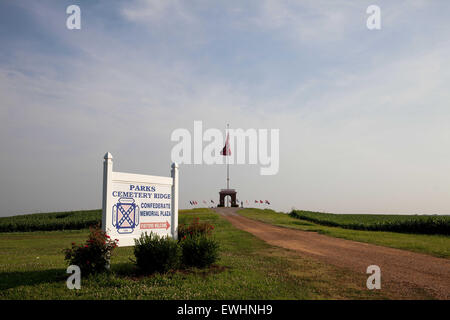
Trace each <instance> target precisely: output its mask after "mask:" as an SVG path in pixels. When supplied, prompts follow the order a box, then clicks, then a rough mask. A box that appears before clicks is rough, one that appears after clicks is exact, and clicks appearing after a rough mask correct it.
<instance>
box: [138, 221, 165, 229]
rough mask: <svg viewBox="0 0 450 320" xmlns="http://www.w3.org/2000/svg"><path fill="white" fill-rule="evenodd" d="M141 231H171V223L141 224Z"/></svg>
mask: <svg viewBox="0 0 450 320" xmlns="http://www.w3.org/2000/svg"><path fill="white" fill-rule="evenodd" d="M140 226H141V229H166V230H167V229H169V228H170V223H169V221H166V222H143V223H141V224H140Z"/></svg>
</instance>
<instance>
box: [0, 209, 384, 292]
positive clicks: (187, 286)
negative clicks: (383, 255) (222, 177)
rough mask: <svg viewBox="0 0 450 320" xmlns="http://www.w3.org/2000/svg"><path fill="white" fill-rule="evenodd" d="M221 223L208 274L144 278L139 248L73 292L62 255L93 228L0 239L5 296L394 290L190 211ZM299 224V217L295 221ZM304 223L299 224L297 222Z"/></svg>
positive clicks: (212, 218) (188, 214) (0, 284)
mask: <svg viewBox="0 0 450 320" xmlns="http://www.w3.org/2000/svg"><path fill="white" fill-rule="evenodd" d="M194 216H198V217H200V219H201V220H204V221H209V222H210V223H212V224H214V225H215V226H216V228H215V237H216V238H217V240H218V241H219V242H220V244H221V258H220V261H219V263H218V264H217V265H215V266H214V267H212V268H210V269H207V270H200V269H191V270H188V271H183V272H181V271H178V272H174V273H168V274H162V275H160V274H158V275H154V276H147V277H142V276H137V275H136V274H135V269H134V265H133V263H132V262H131V261H130V259H131V258H133V253H132V247H124V248H117V249H116V250H117V251H116V252H115V253H114V255H113V257H112V260H111V273H109V274H104V275H95V276H90V277H87V278H83V277H82V282H81V290H69V289H67V288H66V284H65V281H66V279H67V277H68V275H67V274H66V272H65V270H66V267H67V266H66V264H65V262H64V255H63V253H62V250H63V249H64V248H67V247H69V246H70V243H71V242H82V241H84V240H85V239H86V238H87V235H88V230H77V231H75V230H65V231H36V232H16V233H2V234H0V299H379V298H391V297H392V296H391V295H390V293H389V292H387V291H385V290H383V292H380V291H376V292H375V291H369V290H367V289H366V286H365V282H366V277H365V275H364V274H353V273H350V272H347V271H342V270H341V269H337V268H335V267H333V266H330V265H326V264H322V263H319V262H316V261H315V260H312V259H309V258H303V257H301V256H299V255H297V254H295V253H293V252H292V251H289V250H285V249H281V248H277V247H272V246H269V245H267V244H266V243H264V242H263V241H261V240H259V239H257V238H255V237H253V236H252V235H250V234H249V233H246V232H243V231H241V230H238V229H236V228H234V227H233V226H232V225H231V224H230V223H229V222H227V221H226V220H225V219H223V218H222V217H220V216H219V215H217V214H215V213H213V212H212V211H210V210H209V209H198V210H189V211H183V212H182V213H181V214H180V218H179V220H180V223H185V222H188V221H189V220H190V219H192V218H193V217H194ZM287 218H289V219H293V218H291V217H287ZM293 220H294V221H297V222H298V220H296V219H293Z"/></svg>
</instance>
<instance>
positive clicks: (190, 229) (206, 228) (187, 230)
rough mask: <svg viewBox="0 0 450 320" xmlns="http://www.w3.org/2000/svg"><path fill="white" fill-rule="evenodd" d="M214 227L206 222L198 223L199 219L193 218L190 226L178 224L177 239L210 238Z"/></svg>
mask: <svg viewBox="0 0 450 320" xmlns="http://www.w3.org/2000/svg"><path fill="white" fill-rule="evenodd" d="M213 230H214V226H213V225H212V224H210V223H208V222H207V221H205V222H200V218H198V217H195V218H194V219H193V220H192V221H191V223H190V224H184V223H183V224H180V225H179V226H178V239H186V237H192V236H197V235H205V236H210V235H211V234H212V231H213Z"/></svg>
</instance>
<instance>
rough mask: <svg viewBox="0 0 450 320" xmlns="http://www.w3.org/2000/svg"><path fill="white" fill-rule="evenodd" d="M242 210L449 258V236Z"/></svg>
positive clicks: (253, 215) (283, 223) (285, 223)
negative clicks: (329, 223) (332, 224)
mask: <svg viewBox="0 0 450 320" xmlns="http://www.w3.org/2000/svg"><path fill="white" fill-rule="evenodd" d="M239 213H240V214H241V215H243V216H245V217H248V218H251V219H256V220H259V221H263V222H266V223H270V224H273V225H277V226H282V227H288V228H294V229H300V230H305V231H316V232H319V233H322V234H326V235H329V236H333V237H338V238H344V239H349V240H354V241H361V242H367V243H373V244H377V245H381V246H386V247H392V248H398V249H404V250H411V251H415V252H420V253H426V254H430V255H433V256H436V257H442V258H450V236H444V235H424V234H408V233H396V232H384V231H362V230H351V229H343V228H339V227H330V226H323V225H319V224H316V223H313V222H311V221H308V220H303V219H298V218H294V217H291V216H290V215H288V214H285V213H280V212H275V211H273V210H269V209H266V210H262V209H242V210H240V211H239ZM374 219H376V218H374Z"/></svg>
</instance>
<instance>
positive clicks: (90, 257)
mask: <svg viewBox="0 0 450 320" xmlns="http://www.w3.org/2000/svg"><path fill="white" fill-rule="evenodd" d="M90 230H91V232H90V234H89V238H88V240H87V241H86V243H85V244H80V245H78V244H76V243H75V242H72V247H71V248H69V249H65V250H64V253H65V260H66V261H67V262H68V264H69V265H77V266H78V267H80V270H81V272H82V274H91V273H98V272H103V271H106V270H107V267H108V266H109V260H110V258H111V254H112V251H113V250H114V248H116V247H117V242H118V241H119V240H117V239H115V240H111V238H110V237H109V236H108V235H107V234H106V233H105V232H104V231H102V230H101V229H100V227H99V226H96V227H91V228H90Z"/></svg>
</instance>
